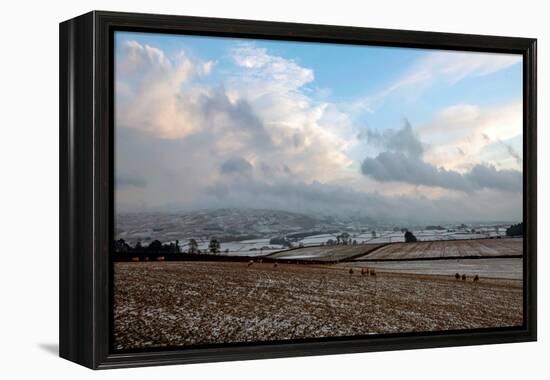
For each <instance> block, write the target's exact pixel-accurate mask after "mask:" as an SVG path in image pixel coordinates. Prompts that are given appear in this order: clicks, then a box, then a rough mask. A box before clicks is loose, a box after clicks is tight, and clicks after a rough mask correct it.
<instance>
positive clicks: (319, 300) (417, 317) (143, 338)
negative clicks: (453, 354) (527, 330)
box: [114, 262, 523, 349]
mask: <svg viewBox="0 0 550 380" xmlns="http://www.w3.org/2000/svg"><path fill="white" fill-rule="evenodd" d="M114 265H115V270H114V273H115V276H114V279H115V284H114V285H115V295H114V303H115V305H114V343H115V348H117V349H136V348H148V347H166V346H186V345H197V344H219V343H230V342H256V341H269V340H284V339H301V338H321V337H337V336H353V335H367V334H379V333H403V332H418V331H440V330H457V329H472V328H490V327H505V326H518V325H521V324H522V312H523V311H522V304H523V302H522V287H521V282H520V281H514V280H495V279H493V280H485V279H482V280H481V281H479V282H477V283H474V282H472V281H471V280H470V281H466V282H463V281H460V280H459V281H457V280H455V279H454V277H450V276H432V275H415V274H396V273H395V274H394V273H384V272H377V276H376V277H373V276H362V275H361V274H360V272H359V270H357V269H356V270H355V271H354V273H353V274H351V275H350V274H349V268H337V267H334V266H323V265H316V266H310V265H298V264H279V265H278V266H277V267H274V265H273V264H267V263H264V264H259V263H254V264H253V265H252V266H250V267H249V266H247V263H235V262H233V263H229V262H147V263H146V262H143V263H141V262H137V263H132V262H120V263H115V264H114Z"/></svg>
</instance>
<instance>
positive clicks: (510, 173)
mask: <svg viewBox="0 0 550 380" xmlns="http://www.w3.org/2000/svg"><path fill="white" fill-rule="evenodd" d="M464 177H465V179H466V180H468V181H469V182H470V183H471V184H473V185H474V186H475V187H476V188H488V189H497V190H504V191H521V189H522V187H523V181H522V175H521V172H519V171H517V170H511V169H510V170H498V169H496V168H495V167H494V166H488V165H476V166H474V167H473V168H472V170H470V172H468V173H467V174H465V175H464Z"/></svg>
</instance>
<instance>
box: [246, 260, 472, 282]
mask: <svg viewBox="0 0 550 380" xmlns="http://www.w3.org/2000/svg"><path fill="white" fill-rule="evenodd" d="M259 262H260V263H261V262H262V260H260V261H259ZM253 264H254V260H250V261H249V262H248V264H247V266H248V267H250V266H252V265H253ZM277 267H278V264H277V263H276V262H275V263H273V268H277ZM348 273H349V274H350V276H351V275H353V273H355V271H354V270H353V268H349V270H348ZM369 275H370V276H373V277H376V270H375V269H374V268H367V267H365V268H361V276H369ZM455 279H457V280H462V281H466V280H467V277H466V274H462V275H460V274H459V273H455ZM472 281H473V282H478V281H479V275H477V274H476V275H475V276H474V278H473V280H472Z"/></svg>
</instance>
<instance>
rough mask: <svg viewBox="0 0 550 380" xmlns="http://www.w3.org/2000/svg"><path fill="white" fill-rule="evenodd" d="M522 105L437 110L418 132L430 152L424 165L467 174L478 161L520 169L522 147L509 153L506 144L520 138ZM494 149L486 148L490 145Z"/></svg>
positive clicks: (472, 106)
mask: <svg viewBox="0 0 550 380" xmlns="http://www.w3.org/2000/svg"><path fill="white" fill-rule="evenodd" d="M522 115H523V105H522V102H521V101H515V102H512V103H509V104H505V105H499V106H494V107H480V106H477V105H471V104H459V105H454V106H450V107H447V108H445V109H443V110H442V111H440V112H439V113H438V114H437V115H436V116H435V117H434V119H433V120H432V121H430V122H429V123H427V124H425V125H422V126H419V127H418V129H417V131H418V133H419V134H420V136H421V137H422V140H423V141H425V142H427V143H428V145H429V149H428V150H427V151H426V153H425V159H426V161H427V162H429V163H431V164H433V165H436V166H443V167H445V168H447V169H453V170H459V171H466V170H468V169H470V168H471V167H473V166H474V165H476V164H478V163H480V162H487V163H489V164H492V165H498V166H499V167H501V168H508V169H518V170H521V165H520V164H519V161H518V157H521V156H522V151H521V147H518V149H514V151H513V152H512V151H511V150H510V146H508V145H507V144H506V143H504V142H505V141H508V140H511V139H514V138H517V137H521V135H522V132H523V128H522V126H523V121H522V118H523V116H522ZM495 143H496V144H497V145H499V146H498V147H496V149H489V150H488V147H489V146H490V145H493V144H495Z"/></svg>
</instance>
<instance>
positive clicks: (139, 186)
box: [116, 41, 521, 218]
mask: <svg viewBox="0 0 550 380" xmlns="http://www.w3.org/2000/svg"><path fill="white" fill-rule="evenodd" d="M230 54H231V57H232V58H233V61H234V63H235V65H234V66H233V67H224V68H223V69H224V70H226V71H225V72H224V77H223V78H224V80H223V81H222V82H218V83H216V84H212V82H209V81H201V80H199V79H200V78H201V77H205V76H209V75H212V74H214V73H215V71H216V70H218V64H217V63H216V62H213V61H206V62H203V61H200V60H197V59H191V58H190V57H189V55H188V54H186V53H185V52H180V53H179V54H177V55H175V56H167V55H166V53H165V52H164V51H162V50H161V49H158V48H155V47H151V46H148V45H143V44H139V43H137V42H135V41H131V42H129V43H127V44H126V45H125V46H123V49H122V51H121V54H120V55H119V56H117V61H116V70H117V71H116V125H117V144H118V145H117V150H116V155H117V157H116V171H117V173H116V174H117V178H118V179H119V183H121V184H125V186H120V187H119V188H117V195H116V196H117V198H116V201H117V207H119V206H121V205H125V207H126V209H137V208H149V209H158V208H160V207H162V206H163V205H167V204H172V205H176V204H177V205H191V206H203V207H205V206H206V207H208V206H217V205H219V206H223V205H226V206H231V205H233V206H243V207H244V206H248V207H260V206H262V205H263V207H282V208H284V207H287V208H296V209H300V210H302V211H308V210H309V211H311V210H314V209H315V208H318V207H320V206H321V205H325V207H328V208H329V209H330V208H334V209H339V208H341V209H342V211H357V210H362V211H364V212H366V213H372V215H384V214H386V215H387V214H388V212H389V210H391V212H392V213H395V214H396V215H397V214H400V215H401V216H403V217H408V216H413V215H416V214H418V213H419V212H422V213H423V214H424V216H425V217H433V218H436V217H438V216H441V215H444V213H443V211H444V210H447V211H448V210H452V209H453V208H456V207H454V206H456V205H457V204H460V202H464V198H463V197H461V196H460V195H457V194H455V193H452V192H447V193H441V192H438V191H436V190H434V189H431V188H423V187H422V186H416V187H414V186H410V185H403V186H400V185H397V186H396V185H394V184H392V185H388V184H384V183H377V182H376V181H372V180H369V179H367V178H365V177H364V176H362V175H361V174H359V167H357V166H356V167H353V164H354V163H353V161H352V160H351V159H350V158H349V155H348V152H349V150H350V149H352V148H357V146H354V144H356V142H354V141H353V138H352V137H353V136H355V135H356V134H357V133H356V132H357V131H356V130H355V129H354V125H353V119H352V116H351V115H350V114H348V113H347V112H344V111H343V110H342V108H341V107H340V106H339V105H335V104H332V103H330V102H328V101H326V100H325V99H323V97H321V96H316V95H315V94H316V92H315V91H311V89H310V88H308V86H310V85H312V82H313V80H314V77H315V76H314V72H313V71H312V70H311V69H309V68H306V67H303V66H301V65H300V64H299V62H297V61H296V60H292V59H286V58H283V57H280V56H276V55H273V54H270V52H269V51H267V50H266V49H262V48H257V47H255V46H254V45H250V44H249V45H240V46H238V47H237V48H235V49H234V50H232V51H231V52H230ZM478 71H479V72H482V71H480V69H478ZM411 80H412V79H411ZM464 110H466V109H464ZM470 112H471V113H472V115H471V116H464V117H466V119H465V121H468V120H470V119H475V115H476V114H477V113H478V112H479V111H478V110H477V111H476V110H475V109H473V108H472V109H471V110H470ZM449 113H451V114H452V112H451V111H449ZM456 114H460V112H458V111H457V113H456ZM442 117H443V116H442ZM468 118H470V119H468ZM443 119H444V120H447V119H452V115H447V118H444V117H443ZM434 128H435V124H434ZM484 130H485V129H484ZM487 132H491V129H490V128H489V129H487ZM500 132H501V131H500V130H499V133H500ZM434 135H435V134H434ZM493 138H495V139H496V138H503V135H502V134H501V133H500V134H495V135H494V137H493ZM446 144H447V145H448V146H451V145H452V144H455V142H453V141H450V142H446ZM356 164H357V163H356ZM244 179H246V182H243V181H244ZM235 181H237V182H235ZM247 185H249V186H248V187H247ZM300 189H302V190H303V191H300ZM377 191H381V194H385V195H381V194H378V193H377ZM289 192H294V194H290V193H289ZM390 193H391V194H394V195H395V196H387V195H388V194H390ZM403 194H407V195H406V196H403ZM431 194H434V195H433V198H437V199H439V200H440V201H441V205H440V206H439V207H435V206H430V205H431V203H430V202H429V201H427V198H429V197H430V196H431ZM485 196H486V195H483V196H482V195H481V194H476V197H477V198H475V199H478V198H479V203H478V204H481V203H483V202H486V198H485ZM497 196H498V195H497ZM497 196H495V197H497ZM475 199H474V200H472V202H474V203H475V202H476V201H475ZM288 200H292V204H289V203H288ZM450 200H452V205H454V206H453V207H450V206H449V207H443V205H444V204H446V203H445V202H447V201H449V202H450ZM449 204H451V203H449ZM518 204H519V205H521V203H520V199H519V198H518V201H517V202H515V201H514V202H509V203H506V205H507V206H506V209H504V208H500V209H498V207H496V206H494V207H492V208H491V209H487V212H489V211H490V212H491V213H492V215H500V216H513V215H514V212H513V211H514V210H517V209H518V208H517V207H516V206H517V205H518ZM470 208H472V209H474V210H476V209H477V210H479V209H480V208H479V207H475V206H474V205H473V206H472V207H470ZM428 209H429V211H427V210H428ZM464 209H465V208H464ZM493 209H494V212H493ZM453 217H454V216H453ZM457 217H458V215H457ZM472 217H474V214H472Z"/></svg>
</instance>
